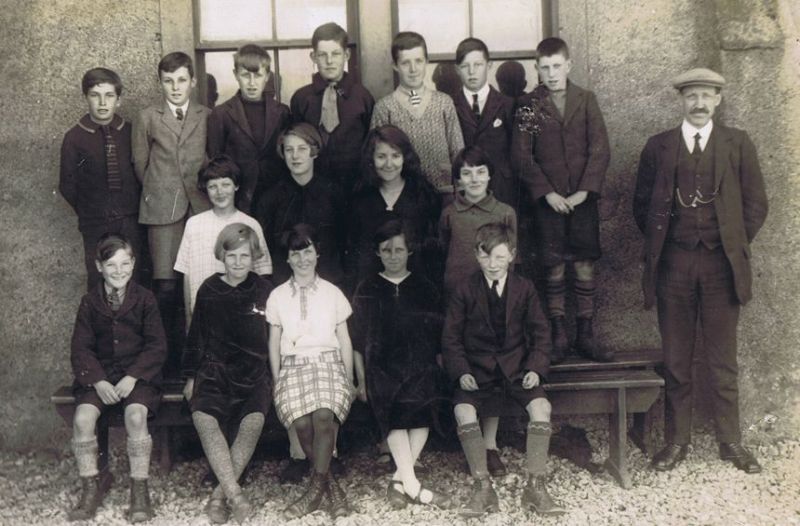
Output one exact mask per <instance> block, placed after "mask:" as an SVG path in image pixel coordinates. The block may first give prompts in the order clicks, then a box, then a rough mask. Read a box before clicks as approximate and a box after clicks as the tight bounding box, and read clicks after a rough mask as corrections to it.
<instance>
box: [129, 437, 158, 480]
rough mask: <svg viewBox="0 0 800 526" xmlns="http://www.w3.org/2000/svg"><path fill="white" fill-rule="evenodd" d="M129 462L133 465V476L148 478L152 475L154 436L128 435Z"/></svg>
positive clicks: (138, 478) (141, 478)
mask: <svg viewBox="0 0 800 526" xmlns="http://www.w3.org/2000/svg"><path fill="white" fill-rule="evenodd" d="M127 449H128V462H129V463H130V466H131V478H132V479H136V480H146V479H147V478H148V477H149V476H150V453H151V452H152V451H153V438H152V437H151V436H150V435H147V436H146V437H144V438H130V437H128V443H127Z"/></svg>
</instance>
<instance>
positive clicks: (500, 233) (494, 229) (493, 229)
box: [475, 223, 517, 254]
mask: <svg viewBox="0 0 800 526" xmlns="http://www.w3.org/2000/svg"><path fill="white" fill-rule="evenodd" d="M515 237H516V236H515V235H514V229H513V228H512V227H511V225H507V224H505V223H486V224H485V225H481V227H480V228H478V231H477V232H476V233H475V251H476V252H481V251H483V252H485V253H487V254H491V253H492V250H494V248H495V247H497V246H500V245H502V244H503V243H505V244H506V245H507V246H508V250H514V249H515V248H517V243H516V240H515Z"/></svg>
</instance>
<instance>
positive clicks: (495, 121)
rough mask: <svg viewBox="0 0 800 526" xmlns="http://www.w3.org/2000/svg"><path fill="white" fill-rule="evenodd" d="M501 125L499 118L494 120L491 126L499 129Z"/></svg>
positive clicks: (501, 121)
mask: <svg viewBox="0 0 800 526" xmlns="http://www.w3.org/2000/svg"><path fill="white" fill-rule="evenodd" d="M502 125H503V120H502V119H499V118H497V119H495V120H494V122H493V123H492V126H493V127H495V128H499V127H500V126H502Z"/></svg>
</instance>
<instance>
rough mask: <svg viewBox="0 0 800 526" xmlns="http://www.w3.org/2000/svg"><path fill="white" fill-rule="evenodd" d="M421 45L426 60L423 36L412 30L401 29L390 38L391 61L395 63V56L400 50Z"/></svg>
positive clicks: (426, 54)
mask: <svg viewBox="0 0 800 526" xmlns="http://www.w3.org/2000/svg"><path fill="white" fill-rule="evenodd" d="M415 47H421V48H422V50H423V51H424V52H425V60H428V45H427V44H426V43H425V37H423V36H422V35H420V34H419V33H415V32H414V31H401V32H399V33H397V35H395V37H394V38H393V39H392V61H393V62H394V63H395V64H397V57H398V56H400V52H401V51H406V50H409V49H414V48H415Z"/></svg>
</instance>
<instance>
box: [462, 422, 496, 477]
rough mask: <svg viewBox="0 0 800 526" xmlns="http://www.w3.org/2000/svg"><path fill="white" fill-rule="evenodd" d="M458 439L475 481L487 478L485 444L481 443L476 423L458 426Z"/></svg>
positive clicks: (479, 430)
mask: <svg viewBox="0 0 800 526" xmlns="http://www.w3.org/2000/svg"><path fill="white" fill-rule="evenodd" d="M457 433H458V439H459V440H460V441H461V447H462V448H463V449H464V455H465V456H466V457H467V464H469V471H470V473H472V476H473V477H475V478H476V479H480V478H486V477H488V476H489V468H487V467H486V444H485V443H484V441H483V433H481V426H480V424H478V422H473V423H471V424H465V425H463V426H458V430H457Z"/></svg>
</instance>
